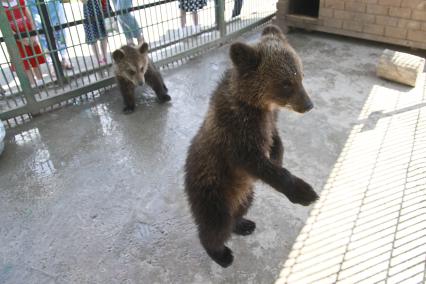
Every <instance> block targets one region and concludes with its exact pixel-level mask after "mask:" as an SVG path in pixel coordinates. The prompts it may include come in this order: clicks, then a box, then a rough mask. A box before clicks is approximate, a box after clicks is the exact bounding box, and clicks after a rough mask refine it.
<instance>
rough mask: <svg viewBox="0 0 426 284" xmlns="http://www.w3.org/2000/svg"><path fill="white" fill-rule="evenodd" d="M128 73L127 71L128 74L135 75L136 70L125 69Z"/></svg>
mask: <svg viewBox="0 0 426 284" xmlns="http://www.w3.org/2000/svg"><path fill="white" fill-rule="evenodd" d="M127 72H128V73H129V75H130V76H133V75H135V74H136V72H135V71H134V70H129V71H127Z"/></svg>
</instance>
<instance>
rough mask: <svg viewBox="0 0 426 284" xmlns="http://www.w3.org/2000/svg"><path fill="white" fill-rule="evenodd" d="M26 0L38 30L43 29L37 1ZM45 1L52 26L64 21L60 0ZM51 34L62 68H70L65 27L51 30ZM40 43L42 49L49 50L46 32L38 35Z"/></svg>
mask: <svg viewBox="0 0 426 284" xmlns="http://www.w3.org/2000/svg"><path fill="white" fill-rule="evenodd" d="M26 1H27V5H28V8H29V10H30V12H31V15H32V16H33V19H34V22H35V26H36V28H37V29H38V30H40V29H43V24H42V20H41V16H40V13H39V10H38V8H37V5H36V2H38V1H36V0H26ZM45 3H46V8H47V13H48V14H49V19H50V23H51V24H52V25H53V26H57V25H60V24H64V23H66V19H65V11H64V7H63V5H62V2H61V1H60V0H50V1H46V2H45ZM53 35H54V36H55V43H56V47H57V50H58V51H59V54H60V55H61V64H62V68H64V69H66V70H71V69H72V65H71V62H70V60H69V57H68V54H67V43H66V38H67V37H68V31H67V29H61V30H55V31H54V32H53ZM40 44H41V47H42V48H43V50H49V48H48V44H47V39H46V34H44V35H40Z"/></svg>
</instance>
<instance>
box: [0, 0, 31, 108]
mask: <svg viewBox="0 0 426 284" xmlns="http://www.w3.org/2000/svg"><path fill="white" fill-rule="evenodd" d="M0 30H1V32H2V34H3V39H4V42H5V44H6V47H7V51H8V53H9V57H10V61H11V63H12V64H13V66H14V67H15V71H16V74H17V75H18V78H19V82H20V83H21V88H22V92H23V94H24V97H25V101H26V106H25V107H26V108H27V110H28V112H29V113H31V114H36V113H38V112H39V110H38V107H37V101H36V99H35V97H34V94H35V90H34V89H33V88H31V84H30V81H29V80H28V78H27V75H26V74H25V69H24V63H23V62H22V59H21V55H20V54H19V50H18V46H17V45H16V40H15V36H14V33H13V31H12V28H11V27H10V23H9V20H8V19H7V15H6V11H5V8H4V7H3V5H0Z"/></svg>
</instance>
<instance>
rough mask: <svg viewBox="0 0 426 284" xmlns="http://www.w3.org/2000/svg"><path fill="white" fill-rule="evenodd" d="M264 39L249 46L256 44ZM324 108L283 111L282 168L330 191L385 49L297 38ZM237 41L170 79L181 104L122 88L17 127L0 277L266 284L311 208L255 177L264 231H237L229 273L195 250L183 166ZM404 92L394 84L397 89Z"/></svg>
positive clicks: (12, 134) (7, 166)
mask: <svg viewBox="0 0 426 284" xmlns="http://www.w3.org/2000/svg"><path fill="white" fill-rule="evenodd" d="M258 37H259V33H255V34H251V35H248V36H246V37H245V38H242V39H240V40H246V41H255V40H256V39H257V38H258ZM289 39H290V42H291V43H292V44H293V46H294V47H295V49H296V50H297V51H298V52H299V54H300V55H301V57H302V60H303V62H304V65H305V85H306V88H307V90H308V92H309V93H310V94H311V97H312V100H313V101H314V103H315V108H314V110H312V111H311V112H309V113H307V114H305V115H299V114H296V113H291V112H290V111H288V110H283V111H282V112H281V115H280V119H279V123H278V124H279V127H280V133H281V136H282V139H283V141H284V144H285V157H284V164H285V166H286V167H287V168H288V169H290V170H291V171H293V172H294V173H295V174H297V175H299V176H301V177H304V178H305V179H306V180H307V181H309V182H310V183H311V184H312V185H313V186H314V188H315V189H316V190H317V192H320V191H321V189H322V188H323V186H324V184H325V182H326V180H327V178H328V176H329V174H330V171H331V169H332V168H333V166H334V164H335V162H336V159H337V157H338V156H339V153H340V151H341V149H342V147H343V145H344V144H345V141H346V139H347V137H348V134H349V131H350V130H351V128H352V126H353V125H354V123H356V122H357V120H358V115H359V113H360V111H361V108H362V106H363V104H364V101H365V100H366V98H367V96H368V94H369V92H370V91H371V89H372V87H373V86H374V85H375V84H392V83H387V82H384V81H382V80H380V79H378V78H376V76H375V75H374V70H375V63H376V62H377V60H378V57H379V56H380V53H381V52H382V50H383V47H382V46H378V45H373V44H369V43H365V42H358V43H357V42H356V41H353V40H348V39H344V38H338V37H333V36H325V35H323V34H304V33H293V34H290V35H289ZM228 48H229V46H228V45H226V46H223V47H221V48H217V49H215V50H213V51H211V52H208V53H206V54H204V55H202V56H200V57H198V58H196V59H192V60H190V61H189V62H187V63H186V64H184V65H182V66H181V67H178V68H175V69H173V70H166V71H164V77H165V80H166V84H167V85H168V88H169V90H170V95H171V96H172V102H171V103H169V104H164V105H159V104H157V103H156V101H155V98H154V96H153V95H152V93H150V92H148V93H144V94H143V95H140V96H139V101H138V106H137V109H136V112H135V113H133V114H131V115H124V114H122V112H121V110H122V102H121V98H120V96H119V93H118V91H117V90H116V89H113V90H111V91H109V92H107V94H105V95H102V96H101V97H100V98H99V99H96V100H95V101H94V102H88V103H84V104H81V105H75V106H69V107H65V108H62V109H60V110H57V111H53V112H50V113H46V114H43V115H41V116H39V117H37V118H35V119H33V120H32V121H31V122H29V123H26V124H25V125H22V126H19V127H17V128H14V129H9V130H8V132H7V136H6V145H5V151H4V153H3V154H2V155H1V156H0V187H1V189H0V224H1V225H0V283H271V282H273V281H274V280H275V279H277V278H278V276H279V274H280V270H281V269H282V266H283V264H284V262H285V260H286V257H287V255H288V253H289V251H290V248H291V246H292V244H293V242H294V241H295V239H296V237H297V235H298V232H299V231H300V229H301V228H302V226H303V224H304V220H306V218H307V216H308V213H309V210H310V208H303V207H300V206H297V205H293V204H291V203H290V202H289V201H288V200H287V199H286V198H285V197H284V196H282V195H280V194H278V193H276V192H274V190H272V189H271V188H270V187H268V186H266V185H264V184H262V183H258V184H257V185H256V199H255V202H254V204H253V207H252V209H251V211H250V212H249V214H248V215H249V217H250V218H251V219H253V220H254V221H256V222H257V229H256V231H255V233H254V234H253V235H251V236H247V237H239V236H233V237H232V240H231V241H230V242H229V246H230V247H231V248H232V249H233V251H234V256H235V261H234V264H233V265H232V266H231V267H230V268H228V269H225V270H224V269H222V268H221V267H219V266H218V265H217V264H215V263H214V262H213V261H211V260H210V259H209V257H208V256H207V255H206V253H205V252H204V251H203V249H202V247H201V245H200V244H199V241H198V238H197V233H196V229H195V226H194V224H193V222H192V219H191V216H190V212H189V208H188V205H187V203H186V200H185V196H184V194H183V164H184V160H185V157H186V150H187V147H188V145H189V143H190V139H191V138H192V137H193V135H194V134H195V132H196V131H197V129H198V127H199V125H200V123H201V122H202V119H203V117H204V114H205V111H206V109H207V105H208V100H209V97H210V95H211V92H212V90H213V89H214V87H215V85H216V82H217V81H218V79H219V78H220V76H221V73H222V72H223V71H224V70H225V68H226V67H227V66H228V65H229V64H230V62H229V59H228V56H227V52H228ZM395 86H396V85H395Z"/></svg>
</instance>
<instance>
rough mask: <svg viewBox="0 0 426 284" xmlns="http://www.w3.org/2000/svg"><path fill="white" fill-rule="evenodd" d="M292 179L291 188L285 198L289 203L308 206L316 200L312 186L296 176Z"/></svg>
mask: <svg viewBox="0 0 426 284" xmlns="http://www.w3.org/2000/svg"><path fill="white" fill-rule="evenodd" d="M293 179H294V182H293V188H292V189H291V192H290V194H288V196H287V197H288V199H289V200H290V201H291V202H293V203H298V204H301V205H303V206H308V205H310V204H311V203H313V202H314V201H316V200H317V199H318V194H317V193H316V192H315V191H314V189H313V188H312V186H310V185H309V184H308V183H307V182H305V181H304V180H303V179H301V178H298V177H296V176H293Z"/></svg>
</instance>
